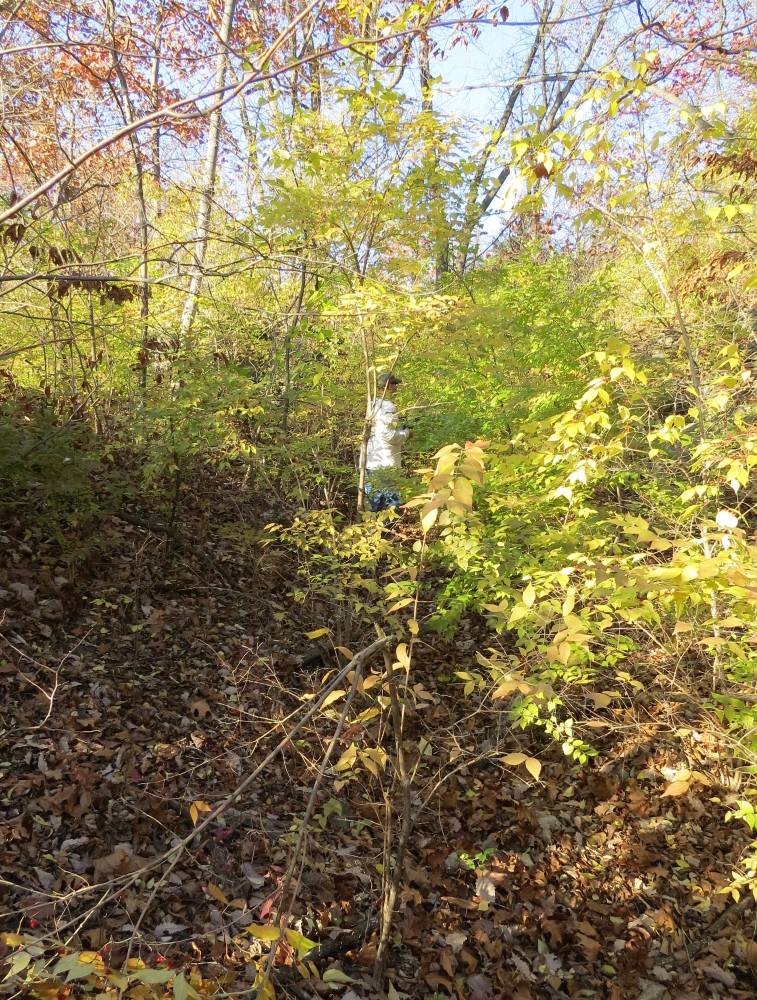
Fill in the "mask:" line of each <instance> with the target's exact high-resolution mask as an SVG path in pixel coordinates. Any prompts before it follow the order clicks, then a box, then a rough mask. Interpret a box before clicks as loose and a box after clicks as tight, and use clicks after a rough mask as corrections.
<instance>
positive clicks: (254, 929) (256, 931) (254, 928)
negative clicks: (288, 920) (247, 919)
mask: <svg viewBox="0 0 757 1000" xmlns="http://www.w3.org/2000/svg"><path fill="white" fill-rule="evenodd" d="M245 930H246V931H247V933H248V934H249V935H250V936H251V937H254V938H257V939H258V941H278V939H279V929H278V927H272V926H271V925H270V924H250V926H249V927H245Z"/></svg>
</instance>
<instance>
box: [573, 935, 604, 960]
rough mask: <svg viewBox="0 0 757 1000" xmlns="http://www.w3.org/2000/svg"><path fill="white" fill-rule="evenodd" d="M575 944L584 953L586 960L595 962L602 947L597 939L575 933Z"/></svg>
mask: <svg viewBox="0 0 757 1000" xmlns="http://www.w3.org/2000/svg"><path fill="white" fill-rule="evenodd" d="M576 944H577V945H578V947H579V948H580V949H581V951H582V952H583V953H584V955H585V957H586V961H587V962H596V960H597V958H598V957H599V952H600V950H601V947H602V946H601V945H600V943H599V941H596V940H595V939H594V938H590V937H587V936H586V935H585V934H576Z"/></svg>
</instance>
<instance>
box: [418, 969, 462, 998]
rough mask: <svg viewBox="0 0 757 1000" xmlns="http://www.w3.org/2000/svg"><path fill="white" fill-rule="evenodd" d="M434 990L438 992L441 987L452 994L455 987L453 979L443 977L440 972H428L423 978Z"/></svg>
mask: <svg viewBox="0 0 757 1000" xmlns="http://www.w3.org/2000/svg"><path fill="white" fill-rule="evenodd" d="M423 978H424V979H425V980H426V982H427V983H428V985H429V986H430V987H431V989H432V990H438V989H439V987H440V986H441V987H443V988H444V989H445V990H446V991H447V992H448V993H451V992H452V987H453V986H454V985H455V982H454V980H453V979H448V978H447V977H446V976H442V975H441V974H440V973H438V972H427V973H426V975H425V976H424V977H423Z"/></svg>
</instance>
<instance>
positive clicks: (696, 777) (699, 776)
mask: <svg viewBox="0 0 757 1000" xmlns="http://www.w3.org/2000/svg"><path fill="white" fill-rule="evenodd" d="M691 780H692V781H698V782H699V784H700V785H705V786H707V787H709V786H710V785H714V784H715V782H714V781H713V779H712V778H711V777H710V776H709V775H708V774H703V773H702V772H701V771H692V772H691Z"/></svg>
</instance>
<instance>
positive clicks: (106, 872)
mask: <svg viewBox="0 0 757 1000" xmlns="http://www.w3.org/2000/svg"><path fill="white" fill-rule="evenodd" d="M148 862H149V859H148V858H140V857H139V856H138V855H136V854H135V853H134V852H133V850H132V848H131V845H130V844H119V845H118V847H116V849H115V851H113V852H112V853H110V854H106V855H105V857H102V858H95V860H94V867H95V882H104V881H106V880H107V879H109V878H113V876H114V875H126V874H127V873H128V872H136V871H138V870H139V869H140V868H143V867H144V866H145V865H146V864H148Z"/></svg>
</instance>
